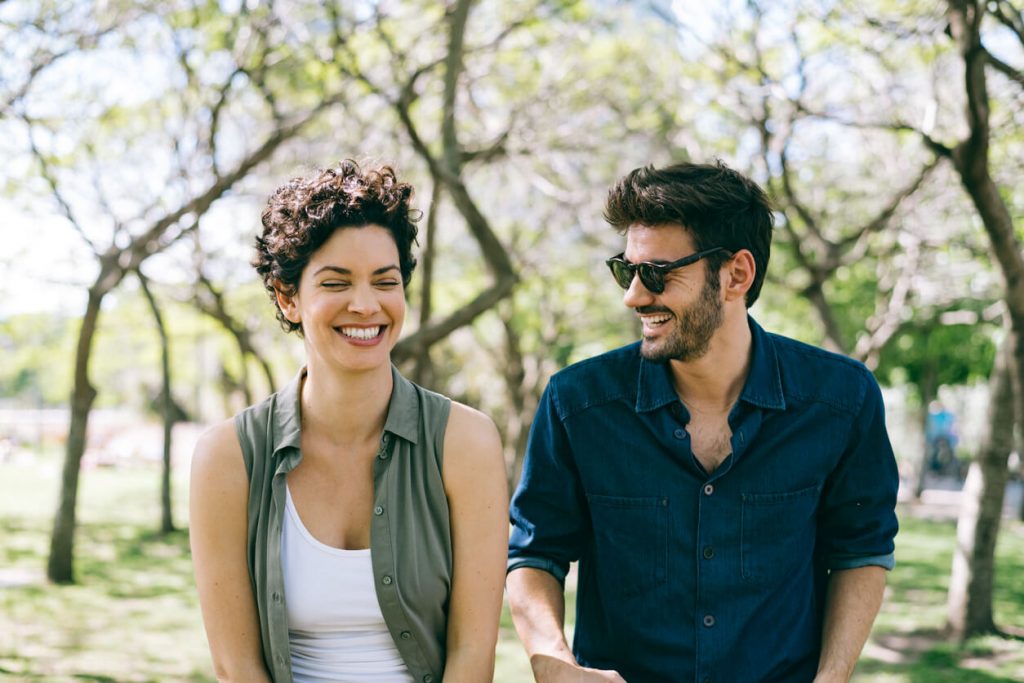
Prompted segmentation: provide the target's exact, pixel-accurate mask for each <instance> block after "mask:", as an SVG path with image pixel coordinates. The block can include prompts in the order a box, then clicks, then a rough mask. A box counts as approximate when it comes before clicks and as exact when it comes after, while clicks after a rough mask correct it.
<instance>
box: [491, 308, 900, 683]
mask: <svg viewBox="0 0 1024 683" xmlns="http://www.w3.org/2000/svg"><path fill="white" fill-rule="evenodd" d="M749 324H750V329H751V333H752V337H753V348H752V356H751V364H750V370H749V374H748V376H747V380H746V383H745V385H744V387H743V391H742V393H741V395H740V398H739V400H738V401H737V402H736V404H735V405H734V406H733V408H732V410H731V412H730V414H729V425H730V427H731V429H732V440H731V445H732V452H731V454H730V455H729V456H728V457H727V458H726V459H725V461H724V462H723V463H722V464H721V465H720V466H719V467H718V469H716V470H715V471H714V473H713V474H711V475H708V474H707V473H706V472H705V471H704V469H703V468H702V467H701V466H700V464H699V463H698V461H697V460H696V458H695V457H694V455H693V451H692V450H691V445H690V437H689V434H688V432H687V430H686V425H687V423H688V422H689V413H688V412H687V410H686V408H685V406H684V405H683V404H682V403H681V402H680V401H679V399H678V397H677V395H676V393H675V390H674V389H673V385H672V378H671V371H670V368H669V365H668V364H667V363H653V362H649V361H646V360H643V359H642V358H641V357H640V353H639V344H632V345H630V346H626V347H624V348H621V349H617V350H615V351H611V352H609V353H606V354H603V355H601V356H597V357H595V358H591V359H589V360H586V361H583V362H580V363H577V364H575V365H573V366H570V367H569V368H566V369H565V370H563V371H561V372H559V373H558V374H556V375H555V376H554V377H553V378H552V379H551V382H550V383H549V385H548V387H547V390H546V391H545V393H544V396H543V398H542V400H541V405H540V407H539V409H538V411H537V416H536V418H535V419H534V423H533V427H532V431H531V434H530V440H529V444H528V446H527V455H526V462H525V465H524V468H523V476H522V479H521V481H520V484H519V487H518V490H517V491H516V493H515V495H514V497H513V500H512V509H511V519H512V524H513V531H512V536H511V539H510V542H509V565H508V566H509V571H511V570H513V569H516V568H519V567H534V568H538V569H543V570H546V571H548V572H550V573H552V574H553V575H554V576H555V577H556V578H558V579H559V580H560V581H564V577H565V574H566V572H567V570H568V567H569V563H570V562H572V561H575V560H579V583H578V589H577V590H578V592H577V602H576V628H575V638H574V642H573V652H574V653H575V655H576V658H577V660H578V661H579V662H580V663H581V664H583V665H585V666H593V667H597V668H602V669H616V670H618V671H619V672H620V673H621V674H622V675H623V677H624V678H625V679H626V680H627V681H630V682H631V683H634V682H643V683H657V682H662V681H664V682H665V683H668V682H670V681H671V682H673V683H678V682H679V681H693V682H695V683H710V682H717V681H721V682H723V683H725V682H731V681H787V682H789V681H810V680H812V679H813V677H814V674H815V670H816V668H817V663H818V655H819V652H820V647H821V629H822V621H823V619H822V618H823V608H824V600H825V588H826V584H827V579H828V572H829V571H830V570H833V569H849V568H854V567H861V566H866V565H879V566H882V567H885V568H887V569H891V568H892V566H893V550H894V545H893V538H894V536H895V535H896V529H897V522H896V516H895V512H894V508H895V504H896V489H897V485H898V474H897V470H896V463H895V459H894V457H893V452H892V447H891V446H890V444H889V438H888V435H887V433H886V428H885V417H884V408H883V406H882V399H881V393H880V391H879V388H878V384H877V382H876V381H875V379H874V377H873V376H872V375H871V373H870V372H868V370H867V369H866V368H865V367H864V366H863V365H862V364H860V363H857V362H856V361H853V360H850V359H848V358H845V357H843V356H839V355H836V354H833V353H829V352H826V351H823V350H821V349H817V348H814V347H811V346H808V345H805V344H802V343H799V342H796V341H794V340H791V339H787V338H785V337H781V336H778V335H773V334H768V333H766V332H765V331H764V330H763V329H761V327H760V326H759V325H758V324H757V323H756V322H754V321H753V319H750V320H749Z"/></svg>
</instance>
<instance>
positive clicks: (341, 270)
mask: <svg viewBox="0 0 1024 683" xmlns="http://www.w3.org/2000/svg"><path fill="white" fill-rule="evenodd" d="M389 270H399V267H398V266H396V265H395V264H393V263H392V264H390V265H386V266H383V267H381V268H378V269H377V270H375V271H373V275H381V274H383V273H386V272H388V271H389ZM324 271H328V272H331V273H338V274H339V275H351V274H352V271H351V270H349V269H348V268H342V267H341V266H323V267H321V268H319V269H318V270H317V271H316V272H315V273H313V276H314V277H316V276H317V275H319V274H320V273H323V272H324Z"/></svg>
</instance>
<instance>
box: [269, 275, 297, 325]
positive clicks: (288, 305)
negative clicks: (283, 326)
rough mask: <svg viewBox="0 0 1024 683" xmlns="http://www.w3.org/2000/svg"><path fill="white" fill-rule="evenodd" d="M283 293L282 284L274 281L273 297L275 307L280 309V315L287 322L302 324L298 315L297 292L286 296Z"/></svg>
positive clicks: (283, 287)
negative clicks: (275, 302) (275, 303)
mask: <svg viewBox="0 0 1024 683" xmlns="http://www.w3.org/2000/svg"><path fill="white" fill-rule="evenodd" d="M285 291H286V290H285V285H284V283H283V282H281V281H280V280H274V296H275V297H276V298H277V307H278V308H280V309H281V313H282V314H283V315H284V317H285V319H286V320H287V321H288V322H291V323H295V324H296V325H298V324H299V323H301V322H302V316H301V315H300V314H299V295H298V292H296V293H295V294H286V293H285Z"/></svg>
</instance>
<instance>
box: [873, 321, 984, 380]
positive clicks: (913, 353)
mask: <svg viewBox="0 0 1024 683" xmlns="http://www.w3.org/2000/svg"><path fill="white" fill-rule="evenodd" d="M923 323H924V324H921V325H916V326H911V327H908V328H906V329H904V330H903V331H902V332H900V333H899V334H898V335H897V336H896V338H895V339H894V340H893V343H891V344H888V345H887V346H886V347H885V349H884V350H883V351H882V355H881V359H880V363H879V367H878V370H877V374H878V376H879V377H880V378H883V379H887V380H888V381H889V383H899V382H907V383H910V384H912V385H914V386H920V384H921V383H922V382H923V381H925V379H926V378H928V381H932V382H934V385H933V388H937V387H939V386H942V385H957V384H968V383H970V382H973V381H977V380H979V379H984V378H985V377H988V375H989V373H990V372H991V371H992V365H993V363H994V361H995V353H996V344H995V341H994V340H993V333H994V332H995V330H994V329H992V328H991V327H988V326H984V325H942V324H941V323H938V322H937V321H932V324H928V321H923Z"/></svg>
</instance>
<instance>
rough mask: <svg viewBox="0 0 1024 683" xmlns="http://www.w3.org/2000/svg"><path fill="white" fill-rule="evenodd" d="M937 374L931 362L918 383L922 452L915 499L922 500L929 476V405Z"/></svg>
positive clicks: (916, 476)
mask: <svg viewBox="0 0 1024 683" xmlns="http://www.w3.org/2000/svg"><path fill="white" fill-rule="evenodd" d="M936 374H937V371H936V367H935V366H934V365H932V364H929V365H928V367H927V368H925V372H924V376H923V377H921V382H920V384H918V390H919V392H920V394H921V412H920V415H919V420H918V422H919V423H920V425H921V452H920V455H919V460H918V462H917V468H916V470H915V472H914V479H915V482H914V500H921V494H922V493H924V481H925V479H926V478H927V476H928V469H929V465H930V463H929V460H930V459H931V457H930V456H931V453H930V452H929V451H930V450H931V449H930V447H929V444H928V405H929V404H930V403H931V402H932V401H933V400H935V394H936V389H938V387H936V386H935V385H936V383H937V380H936Z"/></svg>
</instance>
